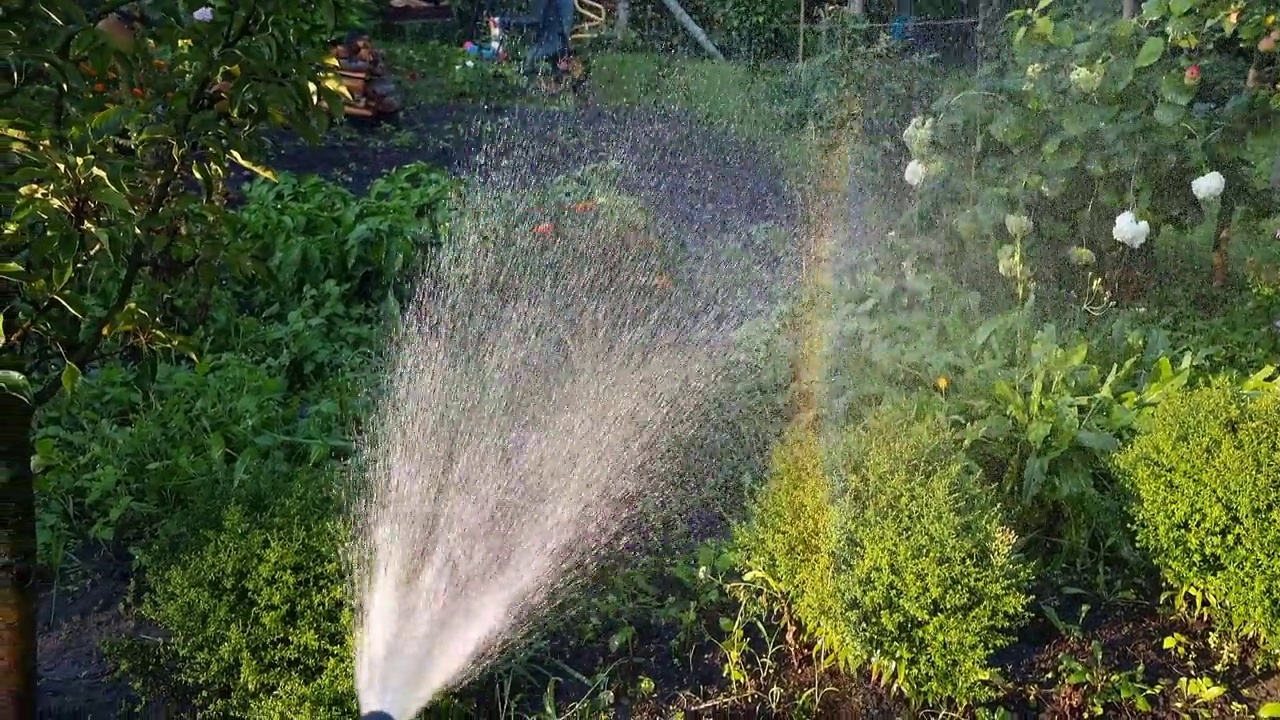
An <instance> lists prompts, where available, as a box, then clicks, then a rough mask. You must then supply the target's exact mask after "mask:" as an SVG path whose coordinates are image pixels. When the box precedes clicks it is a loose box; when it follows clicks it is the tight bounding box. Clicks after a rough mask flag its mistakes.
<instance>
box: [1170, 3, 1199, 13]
mask: <svg viewBox="0 0 1280 720" xmlns="http://www.w3.org/2000/svg"><path fill="white" fill-rule="evenodd" d="M1192 5H1194V3H1193V2H1192V0H1169V12H1170V13H1172V14H1173V16H1174V17H1182V16H1183V15H1186V14H1187V11H1188V10H1190V9H1191V7H1192Z"/></svg>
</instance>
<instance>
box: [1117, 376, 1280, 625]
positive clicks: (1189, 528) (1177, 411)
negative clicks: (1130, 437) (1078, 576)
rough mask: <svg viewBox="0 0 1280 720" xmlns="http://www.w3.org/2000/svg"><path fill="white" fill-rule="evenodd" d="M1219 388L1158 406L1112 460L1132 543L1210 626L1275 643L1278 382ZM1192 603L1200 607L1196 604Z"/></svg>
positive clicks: (1279, 573) (1278, 608) (1278, 616)
mask: <svg viewBox="0 0 1280 720" xmlns="http://www.w3.org/2000/svg"><path fill="white" fill-rule="evenodd" d="M1273 373H1274V370H1273V369H1271V368H1268V369H1267V370H1264V371H1263V372H1262V373H1259V374H1258V375H1257V376H1255V378H1254V381H1253V383H1252V385H1253V386H1255V387H1256V388H1257V390H1255V391H1253V392H1247V391H1245V390H1242V389H1240V387H1239V386H1235V385H1230V384H1226V383H1217V384H1214V385H1212V386H1209V387H1204V388H1199V389H1196V390H1191V391H1185V392H1181V393H1178V394H1176V395H1175V396H1173V397H1171V398H1170V399H1169V400H1167V401H1165V402H1164V403H1163V404H1162V405H1161V406H1160V407H1159V408H1158V409H1157V410H1156V411H1155V413H1154V415H1153V416H1152V418H1151V422H1150V425H1149V427H1147V428H1146V429H1144V431H1143V432H1142V433H1141V434H1139V435H1138V437H1137V438H1136V439H1135V440H1134V441H1133V443H1132V444H1131V445H1129V446H1128V447H1126V448H1125V449H1124V450H1122V451H1121V452H1120V453H1119V454H1118V455H1116V457H1115V466H1116V468H1117V469H1118V471H1119V473H1120V475H1121V477H1123V479H1124V480H1125V481H1126V482H1127V483H1128V484H1129V485H1130V486H1131V487H1132V489H1133V492H1134V494H1135V496H1136V498H1137V503H1136V505H1135V507H1134V509H1133V514H1134V521H1135V528H1136V531H1137V539H1138V542H1139V544H1140V545H1141V546H1142V547H1143V549H1145V550H1146V551H1147V552H1149V553H1150V554H1151V557H1152V559H1153V560H1154V561H1155V563H1156V565H1157V566H1159V568H1160V570H1161V572H1162V574H1163V575H1164V578H1165V580H1166V582H1167V583H1168V584H1169V585H1171V586H1172V587H1173V588H1174V590H1175V592H1176V593H1177V595H1178V596H1179V597H1180V598H1181V597H1185V596H1195V597H1198V598H1199V599H1200V601H1201V602H1203V603H1204V607H1203V609H1204V610H1205V611H1206V612H1207V613H1208V614H1209V615H1211V616H1212V617H1213V618H1214V619H1215V620H1217V621H1219V622H1221V623H1223V624H1224V625H1225V626H1226V627H1229V628H1231V629H1233V630H1235V631H1238V632H1242V633H1245V634H1256V635H1258V636H1259V637H1261V638H1262V639H1263V640H1264V642H1266V643H1268V644H1271V645H1274V643H1275V642H1276V640H1277V639H1278V638H1280V601H1278V600H1277V594H1276V592H1275V588H1276V587H1277V586H1280V561H1278V560H1277V557H1276V548H1277V547H1280V504H1278V500H1277V498H1280V433H1277V432H1276V429H1277V428H1280V385H1277V384H1276V383H1275V382H1274V381H1273V382H1271V383H1264V382H1263V381H1264V380H1265V379H1266V377H1267V376H1269V375H1272V374H1273ZM1197 604H1199V603H1197Z"/></svg>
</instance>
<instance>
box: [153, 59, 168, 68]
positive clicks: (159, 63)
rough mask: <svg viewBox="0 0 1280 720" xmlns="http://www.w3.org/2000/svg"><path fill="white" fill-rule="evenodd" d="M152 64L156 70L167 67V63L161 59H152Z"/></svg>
mask: <svg viewBox="0 0 1280 720" xmlns="http://www.w3.org/2000/svg"><path fill="white" fill-rule="evenodd" d="M152 64H153V65H155V66H156V69H157V70H163V69H165V68H166V67H168V65H167V64H166V63H165V61H163V60H154V61H152Z"/></svg>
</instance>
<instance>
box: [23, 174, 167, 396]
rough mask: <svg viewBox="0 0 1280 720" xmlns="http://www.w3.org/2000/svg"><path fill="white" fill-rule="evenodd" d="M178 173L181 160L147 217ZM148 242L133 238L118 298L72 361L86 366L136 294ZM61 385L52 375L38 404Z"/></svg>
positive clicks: (157, 207) (153, 195)
mask: <svg viewBox="0 0 1280 720" xmlns="http://www.w3.org/2000/svg"><path fill="white" fill-rule="evenodd" d="M177 176H178V163H177V162H175V163H173V164H171V165H170V166H169V167H168V168H167V169H165V172H164V175H163V176H162V177H161V179H160V182H159V183H158V184H157V185H156V187H155V190H154V191H153V192H152V193H151V202H150V204H149V205H148V207H147V214H146V216H145V217H147V218H153V217H155V216H156V215H158V214H159V213H160V210H161V209H163V208H164V204H165V203H166V202H167V201H168V200H169V195H170V192H171V191H172V188H173V183H174V180H175V179H177ZM146 244H147V239H146V238H145V237H139V238H138V239H137V240H135V241H134V243H133V248H132V249H131V250H130V251H129V260H128V265H127V266H126V267H125V271H124V278H122V279H121V280H120V289H119V290H118V291H117V292H116V297H115V300H114V301H112V303H111V307H110V308H108V309H107V311H106V312H105V313H103V315H102V317H101V318H99V319H98V321H97V322H96V323H94V332H93V334H92V335H90V336H89V337H87V338H85V339H84V340H83V341H81V343H80V344H79V346H78V347H76V350H75V352H74V353H72V354H71V357H69V358H67V362H68V363H69V364H71V365H75V366H76V367H83V366H84V364H85V363H87V362H88V361H89V360H90V359H91V358H92V357H93V356H94V353H96V352H97V351H98V347H99V346H100V345H102V340H103V338H104V333H105V332H106V329H107V327H108V326H110V325H111V321H112V320H114V319H115V318H116V316H117V315H119V314H120V313H121V312H122V311H123V310H124V308H125V306H126V305H128V304H129V298H130V297H132V296H133V288H134V286H135V285H137V283H138V276H139V275H141V274H142V268H143V267H144V266H145V265H146V263H145V260H146ZM61 385H62V379H61V378H60V377H52V378H49V381H48V382H47V383H45V385H44V387H42V388H40V391H39V392H37V393H36V395H35V405H36V407H39V406H41V405H43V404H45V403H47V402H49V401H50V400H52V399H53V398H54V396H56V395H57V394H58V389H59V388H60V387H61Z"/></svg>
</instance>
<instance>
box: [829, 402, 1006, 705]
mask: <svg viewBox="0 0 1280 720" xmlns="http://www.w3.org/2000/svg"><path fill="white" fill-rule="evenodd" d="M916 417H917V411H916V409H915V408H914V407H912V406H911V405H899V406H888V407H886V408H884V409H882V410H880V411H878V412H877V413H876V414H875V415H874V416H873V417H872V418H870V419H869V420H868V422H867V424H866V425H865V426H863V427H860V428H855V429H853V430H851V431H850V432H849V433H848V434H847V435H846V436H845V437H844V438H843V439H842V442H841V444H840V445H839V447H838V449H837V451H836V453H835V454H834V458H833V462H834V465H833V467H834V472H835V483H836V485H837V487H838V490H837V493H838V497H839V501H838V504H837V506H836V507H837V508H838V510H837V512H838V514H837V518H838V519H837V527H838V530H837V532H838V536H839V541H838V544H837V549H836V557H835V561H836V574H835V582H836V587H837V593H838V596H839V598H840V603H841V619H842V621H843V622H844V623H845V624H846V626H847V628H848V630H847V631H846V632H848V634H849V636H850V637H851V639H852V640H853V643H854V644H853V647H852V650H853V652H854V654H855V656H857V657H859V658H860V659H862V660H863V661H864V662H868V663H869V664H870V666H871V668H872V671H873V672H874V673H875V674H877V675H878V676H880V677H882V678H884V679H885V680H886V681H888V682H889V683H891V684H892V685H894V686H896V687H897V688H899V689H900V690H902V691H904V692H905V693H906V694H907V695H908V696H909V697H911V698H912V699H914V700H916V701H920V702H927V703H931V704H944V705H945V704H955V705H959V706H964V705H968V704H971V703H975V702H979V701H982V700H986V699H989V698H991V697H993V696H994V694H995V689H994V687H993V685H992V684H991V683H990V681H991V680H992V678H993V675H992V670H991V668H990V666H989V660H990V657H991V655H992V654H993V653H995V652H996V651H997V650H1000V649H1001V648H1003V647H1004V646H1005V645H1007V644H1008V643H1009V642H1010V641H1011V640H1012V637H1011V632H1012V631H1013V630H1014V629H1015V628H1017V626H1018V625H1019V623H1020V622H1021V620H1022V619H1023V617H1024V608H1025V605H1026V603H1027V600H1028V597H1027V595H1026V594H1025V591H1024V588H1025V586H1026V584H1027V582H1028V580H1029V579H1030V575H1029V572H1028V568H1027V566H1026V565H1025V564H1024V563H1023V562H1022V561H1021V560H1020V558H1019V557H1018V555H1017V553H1016V551H1015V544H1016V536H1015V535H1014V533H1013V532H1012V531H1011V530H1009V529H1008V528H1006V527H1005V526H1004V525H1003V519H1002V516H1001V512H1000V509H999V506H998V504H997V500H996V497H997V496H996V495H995V494H994V493H992V492H991V491H990V489H989V488H988V487H987V486H985V485H984V484H983V483H982V482H980V481H979V479H978V478H977V477H976V475H975V474H974V472H973V470H972V469H971V468H970V466H969V465H968V463H967V462H966V460H965V458H964V456H963V453H962V452H961V450H960V448H959V446H958V444H957V443H956V442H955V441H954V440H953V439H952V437H951V433H950V431H949V430H948V429H947V427H946V425H945V423H943V422H942V421H940V420H937V419H932V418H928V419H920V420H918V419H916Z"/></svg>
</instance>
